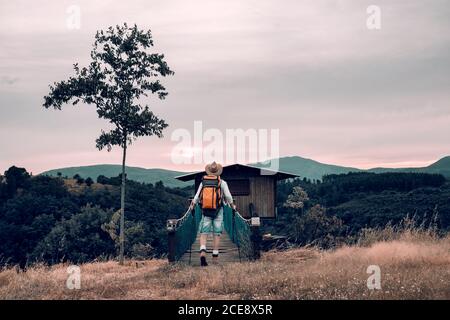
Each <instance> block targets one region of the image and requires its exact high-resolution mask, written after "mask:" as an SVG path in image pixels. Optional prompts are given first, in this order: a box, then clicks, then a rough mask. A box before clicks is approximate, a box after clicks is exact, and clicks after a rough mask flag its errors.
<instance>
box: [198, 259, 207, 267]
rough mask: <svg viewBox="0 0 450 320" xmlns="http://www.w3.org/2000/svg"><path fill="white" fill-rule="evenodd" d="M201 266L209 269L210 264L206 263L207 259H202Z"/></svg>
mask: <svg viewBox="0 0 450 320" xmlns="http://www.w3.org/2000/svg"><path fill="white" fill-rule="evenodd" d="M200 265H201V266H202V267H207V266H208V262H206V257H200Z"/></svg>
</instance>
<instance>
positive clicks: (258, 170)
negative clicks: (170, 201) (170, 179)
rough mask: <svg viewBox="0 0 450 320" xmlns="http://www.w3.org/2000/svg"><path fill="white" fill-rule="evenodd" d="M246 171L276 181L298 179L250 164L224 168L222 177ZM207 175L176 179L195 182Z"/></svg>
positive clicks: (190, 174)
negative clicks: (197, 178)
mask: <svg viewBox="0 0 450 320" xmlns="http://www.w3.org/2000/svg"><path fill="white" fill-rule="evenodd" d="M240 170H244V171H246V172H247V173H249V174H250V175H251V176H255V177H256V176H273V177H274V178H275V179H276V180H283V179H289V178H296V177H298V176H297V175H295V174H292V173H287V172H283V171H276V170H271V169H266V168H260V167H256V166H252V165H248V164H239V163H236V164H232V165H228V166H224V167H223V172H222V176H225V177H226V176H227V175H229V174H233V173H235V172H236V171H240ZM205 174H206V172H205V171H198V172H192V173H188V174H184V175H181V176H177V177H175V179H178V180H181V181H190V180H194V179H195V178H196V177H197V176H204V175H205Z"/></svg>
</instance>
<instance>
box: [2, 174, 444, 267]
mask: <svg viewBox="0 0 450 320" xmlns="http://www.w3.org/2000/svg"><path fill="white" fill-rule="evenodd" d="M120 183H121V176H120V175H119V176H118V177H115V178H107V177H105V176H99V177H96V178H94V177H92V178H88V179H82V178H80V177H79V176H74V177H62V176H58V177H49V176H43V175H38V176H32V175H30V173H28V172H27V171H26V169H24V168H18V167H15V166H13V167H11V168H9V169H8V170H7V171H6V172H5V173H4V174H3V175H1V176H0V265H6V264H7V265H14V264H18V265H20V266H26V265H28V264H32V263H35V262H44V263H46V264H54V263H58V262H62V261H70V262H73V263H81V262H88V261H93V260H107V259H112V258H115V257H116V256H117V251H118V246H119V242H118V233H119V225H118V221H119V218H120V211H119V209H120ZM294 190H295V191H296V192H298V191H299V190H300V191H301V194H302V197H303V198H302V200H301V201H300V202H299V201H297V203H296V205H295V206H289V205H286V204H287V203H289V202H290V201H291V200H292V199H293V198H292V194H293V191H294ZM277 191H278V192H277V208H278V215H277V219H272V220H271V219H268V220H264V221H263V227H262V233H271V234H275V235H282V236H285V237H286V238H287V239H288V240H289V243H291V244H292V245H305V244H311V243H312V244H315V245H318V246H321V247H330V246H336V245H338V244H339V243H342V242H349V241H352V239H354V238H356V236H357V235H358V233H360V232H361V231H362V230H364V229H365V228H377V227H380V228H381V227H384V226H386V225H387V224H392V225H396V224H399V223H401V221H402V220H403V219H404V218H405V217H408V216H409V217H413V218H414V219H415V221H417V223H419V224H421V225H426V226H430V225H433V227H435V228H436V229H437V230H438V231H439V232H442V233H443V232H447V231H448V230H449V229H450V201H449V199H450V183H449V181H448V180H446V179H445V178H444V177H443V176H441V175H438V174H425V173H378V174H375V173H366V172H365V173H348V174H341V175H329V176H324V178H323V180H322V181H320V180H319V181H310V180H308V179H294V180H289V181H285V182H280V183H279V185H278V188H277ZM193 192H194V190H193V188H190V187H186V188H168V187H165V186H164V185H163V183H162V182H158V183H155V184H145V183H139V182H135V181H128V182H127V192H126V203H127V208H126V211H125V217H126V223H125V234H126V246H125V253H126V255H127V256H128V257H134V258H138V259H139V258H140V259H147V258H152V257H163V256H164V255H165V254H166V252H167V250H166V248H167V239H166V238H167V237H166V230H165V226H166V221H167V219H169V218H178V217H180V216H181V215H182V214H183V212H184V211H185V210H186V208H187V206H188V199H189V198H190V197H191V196H192V194H193ZM291 202H292V201H291Z"/></svg>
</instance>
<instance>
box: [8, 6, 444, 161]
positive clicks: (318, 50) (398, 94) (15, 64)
mask: <svg viewBox="0 0 450 320" xmlns="http://www.w3.org/2000/svg"><path fill="white" fill-rule="evenodd" d="M73 4H74V2H73V1H58V2H54V1H39V2H29V1H14V2H6V1H3V2H1V3H0V12H2V17H1V18H2V19H0V43H1V50H0V73H1V74H2V75H4V76H2V77H1V78H0V84H1V86H0V127H1V128H2V129H3V132H5V130H7V132H8V133H9V134H15V133H17V132H21V131H22V130H23V128H31V130H33V132H34V133H35V134H33V135H30V136H29V137H28V138H27V140H26V141H27V143H29V144H30V145H32V146H36V147H33V148H31V150H32V151H30V152H31V153H33V155H37V154H41V153H39V149H40V148H42V150H46V151H45V152H47V151H48V150H52V148H54V149H57V150H58V153H60V154H63V155H64V154H68V155H69V154H73V153H72V151H73V150H71V148H72V147H71V146H76V150H77V152H79V153H80V154H86V153H90V152H91V153H90V155H89V159H90V161H91V162H92V161H94V160H95V155H96V154H98V153H97V152H96V151H95V148H94V146H93V140H94V139H95V137H96V136H97V135H98V132H99V130H100V129H101V128H102V127H103V126H105V125H106V124H105V122H103V121H101V120H98V119H96V118H95V111H94V110H93V109H92V107H86V106H80V107H79V108H72V107H68V108H66V109H65V110H64V111H63V112H52V111H45V110H43V109H42V107H41V105H42V99H43V96H44V95H45V94H47V91H48V85H49V84H51V83H53V82H54V81H59V80H63V79H66V78H67V77H68V76H69V75H71V74H72V72H73V70H72V64H73V63H75V62H79V63H80V65H85V64H87V63H88V61H89V51H90V48H91V45H92V42H93V37H94V34H95V31H96V30H98V29H102V28H106V27H108V26H110V25H115V24H118V23H122V22H124V21H127V22H129V23H137V24H138V26H140V27H141V28H151V29H152V32H153V36H154V40H155V48H154V49H155V51H160V52H164V54H165V56H166V59H167V61H168V63H169V65H170V66H171V68H172V69H174V70H175V72H176V74H175V76H174V77H173V78H170V79H164V80H165V81H164V82H165V83H166V86H167V88H168V90H169V92H170V94H169V97H168V98H167V100H165V101H163V102H160V101H156V100H154V99H148V100H145V101H144V103H148V104H149V105H150V106H151V107H152V109H153V110H154V111H155V113H157V114H158V115H160V116H162V117H163V118H165V119H166V120H167V121H168V122H169V124H170V127H169V129H168V132H167V133H166V138H165V139H164V140H160V141H158V144H156V145H153V144H152V148H149V147H148V146H149V145H147V147H145V144H146V143H149V142H148V141H149V140H144V142H143V144H142V145H140V146H141V147H139V148H137V149H136V151H135V152H136V154H135V156H134V158H131V159H133V160H132V161H135V163H134V164H135V165H140V166H144V167H151V166H161V167H167V166H170V164H168V161H169V160H168V158H167V157H166V156H164V155H167V154H170V152H168V149H170V147H171V146H172V143H171V141H170V140H169V139H168V138H167V137H170V132H171V130H173V129H176V128H180V127H183V128H191V127H192V124H193V121H194V120H203V121H204V122H205V126H208V127H217V128H219V129H226V128H240V127H242V128H254V127H256V128H280V136H281V150H282V152H283V154H286V155H287V154H298V155H303V156H307V157H310V158H315V159H318V160H323V161H333V162H337V163H341V164H345V165H352V166H358V165H359V164H363V165H366V164H368V163H372V164H373V165H374V166H376V165H377V163H378V162H379V163H393V162H402V161H403V162H408V161H414V160H417V161H429V160H433V159H436V158H439V157H440V156H443V155H445V154H448V153H450V150H449V148H448V143H447V142H446V141H445V139H444V137H448V136H450V119H449V114H450V108H449V99H450V92H449V91H448V88H449V87H450V59H449V52H450V45H449V44H450V20H449V19H448V16H449V15H450V6H449V5H448V1H447V0H431V1H426V2H425V1H421V0H399V1H395V2H393V1H389V0H378V1H377V3H376V4H377V5H378V6H380V8H381V14H382V15H381V17H382V20H381V30H378V31H370V30H368V29H367V28H366V19H367V13H366V8H367V6H368V5H371V4H374V3H372V1H368V0H354V1H337V0H333V1H332V0H323V1H313V0H304V1H297V0H286V1H282V2H280V1H269V0H257V1H256V0H253V1H241V0H228V1H209V0H199V1H195V2H191V1H190V2H188V1H182V0H170V1H144V0H141V1H138V0H135V1H127V2H125V3H124V2H117V1H98V2H92V1H87V0H80V1H76V3H75V4H78V5H79V6H80V8H81V29H80V30H69V29H68V28H67V27H66V19H67V13H66V9H67V7H68V6H70V5H73ZM19 79H20V81H19ZM211 108H212V109H214V110H217V112H218V113H219V114H220V118H217V116H215V114H217V112H216V113H208V112H205V110H206V109H211ZM77 128H79V131H80V132H81V131H82V133H80V134H77V131H76V130H77ZM55 132H60V133H62V132H64V135H63V134H55ZM3 139H4V138H3ZM23 139H24V141H25V137H23ZM0 150H3V152H6V153H7V154H8V159H12V160H13V159H15V157H16V156H17V157H22V156H23V150H21V146H19V145H16V144H14V143H8V142H7V141H5V140H3V141H2V140H0ZM146 150H151V152H150V151H146ZM45 152H44V153H42V154H41V158H39V159H41V160H40V162H39V163H40V165H39V167H40V168H41V166H42V169H46V168H44V167H45V164H46V161H45V160H43V159H45ZM109 156H111V155H109ZM71 157H72V156H71ZM53 159H58V163H55V162H54V161H53V162H52V163H51V165H52V166H53V165H56V164H58V166H59V167H62V166H64V165H65V161H64V156H61V157H55V156H54V157H53ZM370 159H374V160H373V161H372V160H370ZM12 160H11V161H12ZM78 160H79V159H78V158H77V161H78ZM113 160H114V159H111V161H113ZM98 161H105V156H104V155H98ZM111 161H110V162H111ZM371 161H372V162H371ZM66 162H69V160H67V161H66ZM113 162H114V161H113ZM116 162H118V161H116ZM27 163H28V162H27ZM29 165H31V166H33V162H32V161H30V162H29ZM49 165H50V164H49Z"/></svg>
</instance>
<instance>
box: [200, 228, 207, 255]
mask: <svg viewBox="0 0 450 320" xmlns="http://www.w3.org/2000/svg"><path fill="white" fill-rule="evenodd" d="M207 239H208V234H206V233H201V234H200V257H204V256H205V254H206V240H207Z"/></svg>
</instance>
